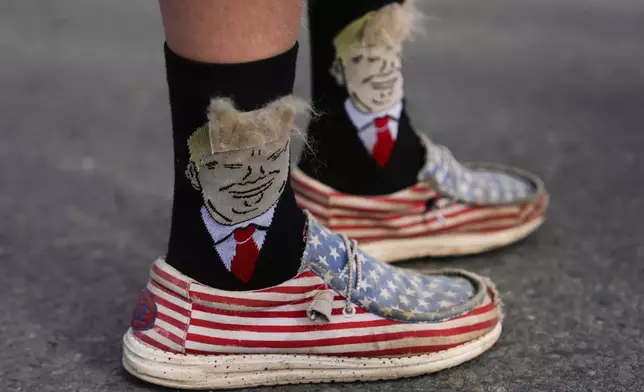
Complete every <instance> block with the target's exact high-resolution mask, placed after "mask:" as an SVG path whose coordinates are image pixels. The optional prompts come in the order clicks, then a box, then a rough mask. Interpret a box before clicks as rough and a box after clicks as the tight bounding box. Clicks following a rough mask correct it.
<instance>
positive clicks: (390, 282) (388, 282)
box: [387, 280, 396, 291]
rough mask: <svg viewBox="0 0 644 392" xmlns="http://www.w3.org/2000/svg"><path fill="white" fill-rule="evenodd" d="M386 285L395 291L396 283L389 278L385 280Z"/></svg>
mask: <svg viewBox="0 0 644 392" xmlns="http://www.w3.org/2000/svg"><path fill="white" fill-rule="evenodd" d="M387 287H389V288H390V289H391V290H393V291H396V285H395V284H394V282H392V281H391V280H389V281H387Z"/></svg>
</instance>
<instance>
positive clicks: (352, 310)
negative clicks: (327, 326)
mask: <svg viewBox="0 0 644 392" xmlns="http://www.w3.org/2000/svg"><path fill="white" fill-rule="evenodd" d="M354 314H356V307H355V306H353V305H350V306H348V307H347V306H345V307H344V308H342V315H343V316H344V317H346V318H349V317H353V315H354Z"/></svg>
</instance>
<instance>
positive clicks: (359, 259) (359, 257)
mask: <svg viewBox="0 0 644 392" xmlns="http://www.w3.org/2000/svg"><path fill="white" fill-rule="evenodd" d="M358 261H359V262H360V263H364V262H365V261H367V258H366V257H364V255H363V254H362V253H358Z"/></svg>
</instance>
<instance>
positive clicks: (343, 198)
mask: <svg viewBox="0 0 644 392" xmlns="http://www.w3.org/2000/svg"><path fill="white" fill-rule="evenodd" d="M419 136H420V138H421V140H422V142H423V144H424V146H425V149H426V154H425V155H426V157H427V158H426V164H425V166H424V167H423V169H422V170H421V171H420V173H419V174H418V183H417V184H416V185H414V186H412V187H410V188H408V189H404V190H401V191H399V192H396V193H393V194H389V195H379V196H358V195H351V194H347V193H342V192H339V191H337V190H335V189H333V188H331V187H329V186H327V185H325V184H323V183H321V182H319V181H317V180H315V179H313V178H311V177H309V176H307V175H306V174H304V173H303V172H302V171H301V170H299V169H294V170H293V174H292V183H293V189H294V191H295V195H296V198H297V202H298V204H299V205H300V207H302V208H303V209H306V210H308V211H310V212H311V214H313V215H314V216H315V217H316V218H317V219H319V220H320V221H321V222H322V223H323V224H324V225H325V226H326V227H328V228H329V229H331V230H333V231H335V232H338V233H343V234H346V235H347V236H349V237H350V238H353V239H356V240H358V241H360V245H361V248H362V249H363V250H364V251H366V252H368V253H369V254H371V255H373V256H375V257H377V258H379V259H380V260H381V261H384V262H394V261H400V260H406V259H411V258H417V257H426V256H453V255H464V254H473V253H479V252H483V251H486V250H490V249H494V248H499V247H502V246H505V245H509V244H511V243H513V242H516V241H518V240H520V239H522V238H524V237H526V236H528V235H529V234H530V233H532V232H533V231H535V230H536V229H537V228H538V227H539V226H540V225H541V224H542V223H543V220H544V214H545V211H546V207H547V204H548V195H547V193H546V191H545V188H544V186H543V182H542V181H541V180H540V179H539V178H538V177H537V176H535V175H533V174H531V173H528V172H525V171H523V170H519V169H515V168H508V167H504V166H500V165H492V164H460V163H459V162H458V161H457V160H456V159H455V158H454V157H453V156H452V155H451V153H450V152H449V150H448V149H447V148H445V147H443V146H440V145H436V144H434V143H432V142H431V141H430V140H429V139H428V138H427V137H426V136H425V135H423V134H420V135H419Z"/></svg>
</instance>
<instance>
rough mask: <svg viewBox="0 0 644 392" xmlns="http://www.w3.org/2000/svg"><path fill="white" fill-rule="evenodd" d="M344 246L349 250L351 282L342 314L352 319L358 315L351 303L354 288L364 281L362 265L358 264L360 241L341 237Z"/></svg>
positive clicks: (348, 283) (349, 281)
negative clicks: (357, 254)
mask: <svg viewBox="0 0 644 392" xmlns="http://www.w3.org/2000/svg"><path fill="white" fill-rule="evenodd" d="M341 238H342V241H343V242H344V246H345V248H346V249H347V266H348V268H349V280H348V281H347V291H346V293H345V298H346V303H345V305H344V309H342V314H343V315H344V316H345V317H351V316H353V315H354V314H355V313H356V308H355V306H354V305H353V302H351V296H352V295H353V287H357V285H358V283H359V282H360V281H361V280H362V263H360V262H358V259H357V256H356V253H357V252H358V241H356V240H351V239H349V238H348V237H347V236H346V235H344V234H343V235H341Z"/></svg>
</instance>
